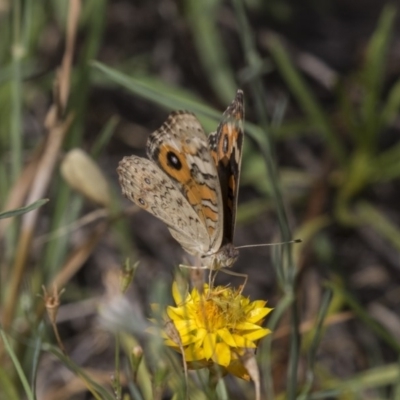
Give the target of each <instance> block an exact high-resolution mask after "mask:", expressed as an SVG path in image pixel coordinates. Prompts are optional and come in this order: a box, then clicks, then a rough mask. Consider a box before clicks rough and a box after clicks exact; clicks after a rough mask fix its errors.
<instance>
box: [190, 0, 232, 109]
mask: <svg viewBox="0 0 400 400" xmlns="http://www.w3.org/2000/svg"><path fill="white" fill-rule="evenodd" d="M220 3H221V1H220V0H203V1H198V0H187V1H186V9H187V16H188V20H189V23H190V24H189V26H190V27H191V29H192V33H193V38H194V42H195V44H196V48H197V51H198V53H199V58H200V61H201V63H202V64H203V67H204V69H205V70H206V75H207V76H208V79H209V81H210V84H211V86H212V87H213V88H214V92H215V93H216V94H217V96H218V97H219V98H220V100H221V102H222V103H224V104H225V103H226V104H229V103H230V102H231V100H232V99H233V97H234V96H235V93H236V90H237V84H236V82H235V77H234V74H233V72H232V68H231V67H230V64H229V62H228V55H227V52H226V50H225V48H226V47H225V45H224V44H223V43H222V40H221V37H220V35H219V32H218V29H217V24H216V20H217V16H218V7H219V6H220Z"/></svg>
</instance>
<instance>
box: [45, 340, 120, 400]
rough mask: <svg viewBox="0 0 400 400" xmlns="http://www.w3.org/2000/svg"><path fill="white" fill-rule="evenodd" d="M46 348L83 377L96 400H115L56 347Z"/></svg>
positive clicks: (49, 346)
mask: <svg viewBox="0 0 400 400" xmlns="http://www.w3.org/2000/svg"><path fill="white" fill-rule="evenodd" d="M44 347H45V349H46V350H49V351H50V352H51V353H53V354H54V355H55V356H56V357H57V358H58V359H59V360H60V361H61V362H62V363H63V365H64V366H65V367H66V368H68V369H69V370H70V371H72V372H73V373H74V374H76V376H79V377H81V378H82V380H83V381H84V382H85V384H86V385H87V388H88V390H90V392H91V394H92V395H93V396H95V398H96V399H104V400H115V397H114V396H113V395H112V394H111V393H110V392H109V391H107V390H106V389H104V388H103V386H101V385H99V384H98V383H96V382H95V381H94V380H93V379H92V378H90V377H89V376H88V375H87V374H86V372H84V371H83V369H82V368H81V367H80V366H79V365H77V364H75V363H74V362H73V361H72V360H71V359H70V358H69V357H67V356H65V355H64V354H62V353H61V352H60V351H59V350H58V349H57V348H56V347H54V346H51V345H46V346H44ZM100 396H101V397H100Z"/></svg>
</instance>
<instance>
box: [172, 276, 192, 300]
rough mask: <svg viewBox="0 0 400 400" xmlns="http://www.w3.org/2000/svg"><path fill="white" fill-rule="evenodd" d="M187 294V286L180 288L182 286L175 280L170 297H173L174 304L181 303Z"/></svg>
mask: <svg viewBox="0 0 400 400" xmlns="http://www.w3.org/2000/svg"><path fill="white" fill-rule="evenodd" d="M187 295H188V291H187V287H186V289H184V288H182V286H180V285H178V283H177V282H176V281H174V283H173V284H172V297H173V298H174V301H175V304H176V305H178V306H179V305H180V304H182V303H183V302H184V301H185V299H186V297H187Z"/></svg>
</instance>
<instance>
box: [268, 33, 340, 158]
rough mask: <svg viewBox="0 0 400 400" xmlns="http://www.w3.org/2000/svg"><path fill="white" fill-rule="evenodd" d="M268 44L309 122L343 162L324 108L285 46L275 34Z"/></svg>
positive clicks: (336, 139)
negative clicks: (298, 70)
mask: <svg viewBox="0 0 400 400" xmlns="http://www.w3.org/2000/svg"><path fill="white" fill-rule="evenodd" d="M268 44H269V50H270V52H271V55H272V57H273V59H274V61H275V63H276V66H277V68H278V70H279V72H280V73H281V74H282V77H283V78H284V79H285V81H286V83H287V85H288V86H289V88H290V90H291V91H292V93H293V95H294V96H295V97H296V99H297V102H298V104H299V106H300V107H301V108H302V110H303V112H304V113H305V114H306V115H307V116H308V118H309V121H310V123H311V124H312V125H313V126H314V127H315V128H316V129H318V131H319V132H320V133H321V135H322V136H323V137H324V138H325V140H326V142H327V144H328V146H329V148H330V149H331V151H332V153H333V155H334V156H335V158H336V159H337V161H338V162H339V163H340V164H344V162H345V151H344V148H343V147H342V145H341V143H340V142H339V140H338V138H337V135H336V133H335V131H334V130H333V128H332V126H331V124H330V122H329V120H328V118H327V116H326V115H325V112H324V110H323V109H322V107H321V106H320V105H319V104H318V101H317V100H316V99H315V97H314V95H313V94H312V92H311V90H310V89H309V88H308V87H307V84H306V82H305V80H304V79H303V78H302V77H301V75H300V74H299V72H297V70H296V69H295V68H294V66H293V65H292V62H291V60H290V58H289V56H288V54H287V52H286V50H285V48H284V47H283V45H282V44H281V43H280V41H279V39H278V38H277V37H276V36H271V37H270V38H269V40H268Z"/></svg>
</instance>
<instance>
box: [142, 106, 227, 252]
mask: <svg viewBox="0 0 400 400" xmlns="http://www.w3.org/2000/svg"><path fill="white" fill-rule="evenodd" d="M147 154H148V156H149V158H150V159H152V160H153V161H154V162H155V163H156V164H157V165H158V167H159V168H160V169H161V170H162V171H163V172H164V173H165V174H167V175H168V176H169V178H170V179H171V180H172V181H173V183H174V184H175V185H176V187H177V188H178V189H179V191H180V192H181V193H182V195H183V196H184V197H185V199H186V200H187V202H188V203H189V204H190V206H191V207H192V208H193V210H194V211H195V213H196V214H197V216H198V218H199V219H200V221H201V222H202V223H203V224H204V226H205V228H206V230H207V232H208V234H209V237H210V248H209V252H213V251H217V250H218V249H219V247H220V245H221V242H222V233H223V222H222V219H223V218H222V215H221V214H222V207H223V199H222V195H221V186H220V182H219V178H218V172H217V168H216V166H215V163H214V160H213V158H212V156H211V154H210V151H209V147H208V141H207V136H206V135H205V133H204V130H203V128H202V127H201V125H200V122H199V121H198V120H197V118H196V117H195V116H194V114H192V113H189V112H186V111H175V112H173V113H171V114H170V115H169V117H168V119H167V120H166V121H165V122H164V124H163V125H162V126H161V127H160V128H159V129H158V130H156V131H155V132H153V133H152V134H151V135H150V137H149V141H148V144H147Z"/></svg>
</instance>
